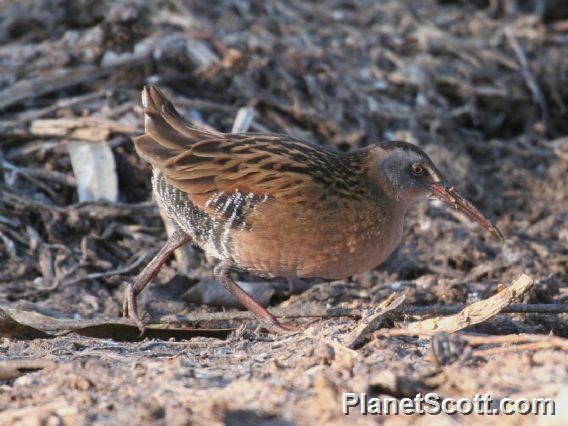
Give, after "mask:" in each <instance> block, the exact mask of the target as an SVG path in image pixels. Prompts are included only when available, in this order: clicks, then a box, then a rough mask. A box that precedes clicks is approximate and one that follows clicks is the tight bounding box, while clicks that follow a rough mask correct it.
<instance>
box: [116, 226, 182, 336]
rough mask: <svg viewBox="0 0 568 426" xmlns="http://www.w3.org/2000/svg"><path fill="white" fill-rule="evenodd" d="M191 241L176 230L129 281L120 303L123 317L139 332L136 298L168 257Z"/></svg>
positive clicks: (139, 320)
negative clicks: (132, 322)
mask: <svg viewBox="0 0 568 426" xmlns="http://www.w3.org/2000/svg"><path fill="white" fill-rule="evenodd" d="M190 241H191V237H190V236H189V235H187V234H186V233H185V232H183V231H181V230H179V229H177V230H176V231H175V232H174V233H173V234H172V235H170V237H169V238H168V241H166V244H164V246H163V247H162V248H161V249H160V251H159V252H158V254H157V255H156V256H154V258H153V259H152V260H151V261H150V263H148V265H146V267H145V268H144V269H143V270H142V271H141V272H140V273H139V274H138V275H136V277H135V278H134V279H133V280H132V281H130V282H129V283H128V285H127V287H126V290H125V292H124V301H123V303H122V310H123V315H124V316H125V317H130V318H131V319H132V321H134V323H135V324H136V325H137V326H138V328H139V329H140V331H141V332H142V333H144V322H142V319H141V318H140V316H139V315H138V304H137V303H136V296H138V295H139V294H140V293H141V292H142V290H144V288H146V286H147V285H148V283H149V282H150V280H152V278H154V277H155V276H156V275H157V274H158V271H159V270H160V268H161V267H162V266H163V264H164V263H166V260H167V259H168V257H170V255H171V254H172V253H173V252H174V251H175V250H176V249H177V248H179V247H181V246H183V245H184V244H187V243H188V242H190Z"/></svg>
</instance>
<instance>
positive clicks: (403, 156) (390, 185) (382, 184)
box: [369, 141, 503, 240]
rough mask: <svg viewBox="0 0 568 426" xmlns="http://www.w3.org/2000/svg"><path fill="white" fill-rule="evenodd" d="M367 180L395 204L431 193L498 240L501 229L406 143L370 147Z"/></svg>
mask: <svg viewBox="0 0 568 426" xmlns="http://www.w3.org/2000/svg"><path fill="white" fill-rule="evenodd" d="M370 158H371V164H370V167H369V175H370V178H371V181H372V182H373V183H374V184H375V185H376V186H377V187H378V188H379V189H380V192H381V193H382V194H385V195H386V196H388V197H389V198H390V199H392V200H393V201H394V202H396V203H400V204H402V205H404V206H405V207H407V206H409V205H410V204H411V203H412V202H413V201H414V200H416V199H418V198H420V197H423V196H427V195H430V196H433V197H435V198H437V199H439V200H441V201H443V202H444V203H446V204H449V205H451V206H453V207H455V208H456V209H457V210H460V211H461V212H463V213H465V214H466V215H467V216H468V217H469V218H470V219H471V220H474V221H475V222H477V223H479V224H480V225H481V226H483V227H484V228H485V229H486V230H488V231H489V232H491V233H492V234H493V235H494V236H496V237H497V238H499V239H501V240H502V239H503V235H502V234H501V231H499V229H498V228H497V227H496V226H495V225H493V223H491V221H490V220H489V219H487V218H486V217H485V216H484V215H483V214H482V213H481V212H480V211H479V210H478V209H477V208H476V207H474V206H473V205H472V204H471V203H470V202H469V201H467V200H466V199H465V198H463V197H462V196H461V195H460V194H459V193H458V192H457V191H456V190H455V188H454V187H452V186H450V185H448V184H447V182H446V180H445V178H444V176H443V175H442V173H441V172H440V171H439V170H438V169H437V168H436V166H435V165H434V163H433V162H432V160H431V159H430V157H428V155H427V154H426V153H425V152H424V151H422V150H421V149H420V148H418V147H417V146H416V145H412V144H410V143H407V142H398V141H396V142H387V143H380V144H377V145H375V146H374V147H373V148H372V149H371V157H370Z"/></svg>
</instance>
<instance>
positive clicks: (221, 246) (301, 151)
mask: <svg viewBox="0 0 568 426" xmlns="http://www.w3.org/2000/svg"><path fill="white" fill-rule="evenodd" d="M142 103H143V105H144V118H145V130H146V132H145V134H144V135H142V136H139V137H137V138H136V139H135V140H134V145H135V147H136V151H137V152H138V154H139V155H140V156H141V157H142V158H143V159H144V160H146V161H148V162H149V163H150V164H152V167H153V177H152V186H153V190H154V195H155V198H156V200H157V202H158V204H159V206H160V208H162V209H163V210H164V211H165V212H166V214H167V215H168V216H169V217H170V218H171V219H172V220H173V222H174V223H175V224H176V225H177V230H176V231H175V232H174V233H173V234H172V235H171V236H170V237H169V239H168V241H167V242H166V244H165V245H164V247H163V248H162V249H161V251H160V252H159V253H158V254H157V255H156V257H155V258H154V259H153V260H152V261H151V262H150V263H149V264H148V265H147V266H146V268H144V270H143V271H142V272H141V273H140V274H139V275H138V276H136V278H134V280H133V281H131V282H130V283H129V284H128V286H127V289H126V293H125V298H124V313H125V315H129V316H130V318H132V320H133V321H134V322H135V323H136V324H137V325H138V327H139V328H140V329H141V330H142V331H143V330H144V326H143V322H142V320H141V319H140V317H139V315H138V312H137V304H136V297H137V295H138V294H139V293H140V292H141V291H142V290H143V289H144V287H146V285H147V284H148V282H149V281H150V280H151V279H152V278H153V277H154V276H155V275H156V274H157V272H158V270H159V269H160V267H161V266H162V265H163V264H164V262H165V261H166V259H167V258H168V256H169V255H170V254H172V253H173V252H174V251H175V250H176V249H177V248H178V247H180V246H182V245H184V244H186V243H189V242H192V243H193V244H195V245H197V246H198V247H200V248H202V249H203V250H205V251H206V252H207V253H208V254H209V255H211V256H213V257H215V258H217V259H219V261H220V262H219V264H218V265H217V266H216V267H215V269H214V275H215V277H216V279H217V280H218V281H219V283H220V284H221V285H222V286H223V287H224V288H225V289H227V290H228V291H229V292H231V293H232V294H233V296H234V297H235V298H236V299H237V300H239V301H240V302H241V303H242V304H243V305H244V306H245V307H246V308H248V309H249V310H251V311H252V312H253V313H254V314H255V315H256V316H257V318H258V319H259V320H261V321H262V322H263V323H265V324H266V325H267V326H268V327H269V328H272V329H275V330H278V331H282V330H289V329H291V327H289V326H286V325H284V324H280V323H279V322H278V321H277V320H276V318H275V317H274V316H273V315H271V314H270V313H269V312H268V311H267V310H266V309H265V308H264V307H262V306H261V305H260V304H259V303H258V302H257V301H256V300H254V299H253V298H252V297H251V296H250V295H248V294H247V293H246V292H245V291H244V290H242V289H241V288H240V287H239V286H238V285H237V284H236V283H235V281H233V279H232V278H231V275H230V274H231V270H233V269H239V270H244V271H248V272H250V273H252V274H256V275H260V276H265V277H286V278H297V277H301V278H305V277H321V278H331V279H340V278H346V277H349V276H351V275H354V274H357V273H360V272H363V271H366V270H368V269H371V268H373V267H375V266H377V265H379V264H380V263H381V262H383V261H384V260H385V259H386V258H387V257H388V256H389V255H390V254H391V253H392V252H393V250H394V249H395V248H396V246H397V245H398V243H399V242H400V239H401V236H402V226H403V222H404V216H405V213H406V211H407V209H408V208H409V206H410V205H411V204H412V202H413V201H415V200H416V199H418V198H420V197H423V196H425V195H427V194H431V195H433V196H434V197H437V198H439V199H440V200H442V201H444V202H445V203H448V204H450V205H453V206H454V207H456V208H457V209H458V210H461V211H462V212H464V213H465V214H466V215H467V216H469V217H470V218H471V219H472V220H474V221H476V222H478V223H479V224H480V225H481V226H483V227H484V228H486V229H487V230H488V231H489V232H491V233H492V234H493V235H495V236H496V237H498V238H500V239H502V238H503V236H502V234H501V232H500V231H499V230H498V229H497V228H496V227H495V226H494V225H493V224H492V223H491V222H490V221H489V220H488V219H487V218H485V217H484V216H483V215H482V214H481V213H480V212H479V211H478V210H477V209H476V208H475V207H474V206H473V205H471V204H470V203H469V202H468V201H466V200H465V199H464V198H463V197H462V196H461V195H459V194H458V193H457V192H456V190H455V189H454V188H453V187H450V186H447V185H446V183H445V180H444V177H443V176H442V174H441V173H440V171H439V170H438V169H437V168H436V167H435V166H434V164H433V163H432V160H430V158H429V157H428V155H426V153H424V152H423V151H422V150H421V149H419V148H418V147H416V146H414V145H412V144H409V143H406V142H398V141H397V142H384V143H376V144H373V145H370V146H367V147H365V148H362V149H359V150H356V151H353V152H349V153H340V152H336V151H334V150H331V149H329V148H326V147H323V146H319V145H314V144H311V143H307V142H304V141H302V140H299V139H295V138H292V137H290V136H286V135H279V134H257V133H242V134H225V133H220V132H216V131H213V130H203V129H198V128H196V127H194V126H192V125H191V124H189V123H188V122H186V121H185V120H184V119H183V118H182V117H181V116H180V115H179V114H178V112H177V111H176V109H175V108H174V106H173V105H172V104H171V103H170V102H169V101H168V99H167V98H166V97H165V96H164V95H163V93H162V92H161V91H160V90H159V89H158V88H156V87H154V86H150V87H147V88H144V90H143V92H142Z"/></svg>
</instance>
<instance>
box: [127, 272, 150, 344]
mask: <svg viewBox="0 0 568 426" xmlns="http://www.w3.org/2000/svg"><path fill="white" fill-rule="evenodd" d="M122 316H123V317H125V318H126V317H127V318H130V319H131V320H132V321H133V322H134V324H135V325H136V326H137V327H138V329H139V330H140V336H142V335H143V334H144V330H145V329H146V328H145V327H144V321H142V318H140V315H138V302H137V301H136V292H135V290H134V285H133V284H132V283H131V282H129V283H128V284H127V285H126V289H125V290H124V298H123V300H122Z"/></svg>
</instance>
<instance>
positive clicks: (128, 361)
mask: <svg viewBox="0 0 568 426" xmlns="http://www.w3.org/2000/svg"><path fill="white" fill-rule="evenodd" d="M149 82H150V83H154V84H158V85H159V86H160V87H161V88H163V89H164V91H165V92H166V93H167V94H168V95H169V96H171V98H172V100H173V101H174V103H175V104H176V105H177V107H178V109H179V110H180V112H182V113H184V114H185V116H186V117H187V118H188V119H189V120H192V121H194V122H196V123H205V124H206V125H209V126H212V127H214V128H216V129H219V130H222V131H226V132H229V131H231V129H232V128H233V125H234V123H235V120H236V117H238V116H239V115H240V114H245V115H246V114H249V117H250V114H251V113H252V114H253V117H254V118H253V119H252V121H249V123H248V124H249V126H248V129H249V131H255V132H265V131H270V132H279V133H288V134H291V135H293V136H296V137H300V138H303V139H306V140H310V141H313V142H316V143H320V144H324V145H330V146H333V147H335V148H336V149H338V150H343V151H346V150H351V149H356V148H358V147H362V146H365V145H366V144H368V143H371V142H374V141H380V140H390V139H398V140H406V141H409V142H412V143H415V144H417V145H419V146H421V147H422V148H423V149H425V150H426V151H427V152H428V153H429V154H430V156H431V157H432V159H433V160H434V162H435V163H436V164H437V165H438V166H439V168H440V169H441V170H443V172H444V173H445V174H446V175H447V176H448V178H449V179H450V180H451V181H452V182H453V183H454V184H455V186H456V187H457V188H458V190H459V191H460V192H461V193H463V194H464V195H465V196H466V197H467V198H468V199H470V200H471V201H472V202H473V203H474V204H475V205H477V206H478V207H479V208H480V209H481V210H482V211H484V212H485V213H486V214H487V215H488V216H489V217H491V218H492V219H494V220H495V223H496V224H497V225H498V226H499V228H500V229H501V230H502V231H503V233H504V234H505V236H506V240H505V241H504V242H500V241H497V240H496V239H493V238H492V237H491V236H490V235H488V234H486V233H484V232H483V231H481V230H480V229H479V227H478V226H477V225H474V224H471V223H469V222H468V221H467V220H466V219H465V218H464V217H463V216H462V215H460V214H458V213H456V212H454V211H451V209H449V208H446V207H444V206H442V205H440V204H438V203H436V202H427V201H423V202H421V203H419V204H417V205H416V206H415V207H414V208H413V209H412V211H411V212H410V213H409V214H408V217H407V220H406V227H405V231H404V239H403V242H402V244H401V246H400V247H399V248H398V249H397V251H396V252H395V253H394V254H393V256H392V257H391V258H390V259H389V260H388V261H387V262H386V263H385V264H383V265H381V266H379V267H377V268H376V269H375V270H373V271H369V272H367V273H365V274H361V275H358V276H354V277H352V278H351V279H349V280H345V281H335V282H324V281H322V280H313V281H312V282H301V283H300V282H298V283H292V284H289V283H287V282H285V281H282V280H274V282H271V283H267V282H264V281H262V280H259V279H258V278H256V277H251V276H247V275H244V274H242V275H240V276H239V277H238V278H239V280H240V281H241V282H245V283H250V286H251V287H250V288H251V291H253V293H254V294H255V296H257V297H258V298H260V299H262V300H264V301H265V302H266V303H267V304H269V305H270V307H271V309H273V310H274V311H275V312H276V313H279V314H282V313H284V314H288V315H292V318H288V319H286V320H285V321H288V322H291V323H293V324H296V325H298V326H301V328H302V329H303V330H304V332H300V333H295V334H290V335H284V336H282V335H275V334H272V333H267V332H266V330H263V329H259V328H258V327H257V323H256V322H255V321H254V320H252V319H250V316H247V315H246V314H243V313H242V312H241V311H239V310H238V309H237V308H235V307H234V306H231V304H230V303H229V304H227V303H226V301H224V300H225V299H226V295H225V294H224V293H222V292H221V291H219V290H218V289H217V290H215V288H216V287H215V284H214V283H213V282H212V279H211V271H212V267H213V265H214V261H212V259H207V258H206V257H205V256H204V255H203V254H202V253H201V252H199V251H197V250H195V249H188V250H186V251H185V252H184V253H182V254H179V255H178V256H177V257H176V258H175V259H172V261H171V262H170V263H168V264H167V265H166V266H165V267H164V268H163V269H162V271H161V272H160V273H159V275H158V277H157V279H155V280H154V281H153V283H152V284H151V285H150V286H149V288H148V289H147V290H146V291H145V292H144V293H143V295H142V296H141V297H140V305H141V309H142V310H143V311H145V312H146V315H147V317H146V318H147V321H148V322H149V324H150V329H149V330H148V332H147V334H146V335H145V336H144V337H143V338H139V337H138V333H137V329H136V328H135V327H133V326H132V325H130V323H129V322H128V321H127V320H124V319H121V318H120V315H121V310H122V295H123V291H124V287H123V285H122V281H121V279H124V278H126V277H128V276H131V275H133V274H135V273H137V272H138V271H140V270H141V268H142V267H143V265H144V264H145V262H147V261H148V259H149V257H150V256H151V255H152V254H154V253H155V252H156V250H157V249H158V248H159V247H160V246H161V244H163V242H164V241H165V239H166V230H165V228H164V222H163V220H162V218H161V216H160V214H159V212H158V209H157V208H156V206H155V205H154V204H153V202H152V198H151V188H150V173H151V171H150V168H149V166H148V164H146V163H144V162H143V161H142V160H141V159H140V158H139V157H138V156H137V155H136V154H135V152H134V149H133V146H132V143H131V138H132V137H134V136H136V135H138V134H140V133H141V132H142V129H143V122H142V114H141V106H140V98H139V94H140V89H141V87H142V86H143V85H144V84H146V83H149ZM0 114H1V115H0V136H1V137H0V168H1V172H2V173H1V175H0V336H3V337H0V424H6V425H11V424H26V425H28V424H30V425H32V424H33V425H36V424H37V425H39V424H41V425H43V424H46V425H59V424H65V425H74V424H98V425H102V424H126V423H129V424H132V425H135V424H136V425H137V424H156V425H161V424H168V425H177V424H228V425H231V424H235V425H236V424H263V425H292V424H329V423H332V424H352V423H355V424H372V423H376V422H379V423H382V422H385V423H391V424H398V423H401V424H407V423H411V422H412V423H425V424H430V423H432V422H436V423H439V422H441V423H442V424H458V423H461V422H462V421H467V422H470V423H474V424H476V423H481V422H483V423H487V422H489V423H496V422H497V421H499V422H500V423H503V422H504V423H506V424H507V423H509V424H537V423H538V424H566V422H567V421H568V356H567V353H568V352H567V349H568V346H567V344H566V342H567V341H566V338H568V322H567V319H568V317H567V315H566V305H567V303H568V301H567V297H568V291H567V289H568V287H567V283H568V260H567V259H568V189H567V186H566V185H567V184H566V182H567V181H568V136H567V134H568V119H567V117H568V115H567V114H568V7H566V5H565V3H564V2H562V1H555V0H550V1H537V0H534V1H515V0H490V1H483V0H476V1H472V2H467V1H449V0H447V1H434V0H425V1H397V0H392V1H389V0H385V1H372V0H359V1H346V0H327V1H322V2H303V1H296V0H293V1H272V0H271V1H266V2H262V1H247V0H233V1H201V0H196V1H190V0H164V1H157V2H151V3H150V2H148V3H147V2H143V1H127V2H118V1H108V0H107V1H105V0H102V1H96V2H95V1H92V0H79V1H74V2H67V1H62V0H20V1H17V2H10V1H8V2H2V3H0ZM237 121H239V120H238V119H237ZM241 124H242V123H241ZM84 141H87V142H89V144H92V145H91V147H95V146H99V147H100V146H101V144H102V147H103V148H105V149H108V148H106V147H107V146H108V147H110V148H111V150H112V151H111V152H112V156H111V157H112V158H114V162H115V166H113V165H112V162H111V163H108V162H107V163H105V162H104V161H103V160H100V161H101V162H99V163H96V162H95V163H93V164H94V165H89V164H87V165H84V167H85V168H88V167H93V171H94V173H95V174H97V173H98V175H99V176H100V175H105V174H106V172H105V173H101V172H100V170H102V169H99V168H98V167H99V166H100V167H102V168H105V167H108V166H109V164H110V165H111V167H110V169H111V171H112V170H113V169H114V168H116V176H117V182H118V184H117V188H118V198H117V199H116V201H112V202H110V201H82V200H81V199H80V198H79V196H78V193H79V192H80V191H81V186H82V183H81V182H82V181H81V179H80V177H79V176H78V175H77V170H76V169H75V167H77V165H76V164H74V163H73V162H72V160H71V158H70V157H71V153H72V152H73V150H74V149H76V147H77V146H79V145H77V144H80V143H84ZM105 170H106V169H105ZM112 173H114V172H112ZM103 178H104V179H107V176H103ZM104 179H103V180H104ZM109 179H110V178H109ZM110 180H111V181H112V179H110ZM104 181H105V182H108V181H107V180H104ZM109 185H110V184H109ZM110 186H111V185H110ZM110 186H109V187H110ZM107 190H108V187H107V188H103V190H102V191H103V192H105V191H107ZM522 274H526V275H527V276H528V277H530V280H531V281H532V284H531V285H530V286H529V287H530V288H528V287H527V289H526V291H523V292H522V293H521V294H520V295H519V297H513V296H511V298H510V300H508V301H507V303H506V306H505V304H504V305H502V306H501V307H500V308H499V309H497V310H495V312H493V313H492V314H491V315H487V316H486V317H484V320H483V321H480V322H479V324H476V325H472V326H470V327H467V328H461V329H460V330H459V331H458V332H456V333H454V334H453V335H452V336H448V335H444V334H442V335H435V336H434V337H432V335H428V333H415V334H414V335H412V333H406V334H405V333H402V332H399V334H398V335H396V332H397V330H408V329H409V327H413V326H414V325H413V324H416V323H418V324H424V323H423V322H420V321H423V320H427V319H428V315H426V314H428V313H429V314H431V315H434V316H439V315H447V314H449V313H457V312H459V311H460V310H461V309H462V308H463V306H464V305H467V306H474V307H476V306H481V305H482V306H486V305H485V304H484V303H485V301H487V300H489V301H491V300H497V299H498V298H499V297H501V296H503V295H506V294H508V293H507V291H508V290H507V289H505V288H504V287H503V285H504V286H509V285H510V284H511V283H512V282H514V281H515V280H516V279H517V278H519V277H520V276H521V275H522ZM255 283H256V284H255ZM393 294H394V296H391V295H393ZM389 296H391V297H395V298H397V297H398V298H400V297H404V302H403V305H401V306H399V307H397V308H393V307H392V305H391V308H392V309H391V308H389V307H388V302H385V300H387V298H388V297H389ZM492 298H493V299H492ZM513 299H514V300H513ZM397 300H398V299H397ZM389 301H390V302H391V303H394V302H393V300H392V299H390V300H389ZM401 301H402V300H401ZM381 303H382V305H381ZM476 303H477V304H476ZM480 304H481V305H480ZM523 305H526V306H528V307H530V309H529V308H522V306H523ZM377 306H378V308H377ZM444 307H446V308H447V309H448V312H443V311H442V308H444ZM373 308H375V309H373ZM377 309H378V310H379V314H378V316H379V317H380V321H378V328H380V329H379V330H378V331H374V330H370V331H369V332H368V333H365V334H364V335H362V337H361V340H360V341H358V342H357V344H353V345H349V344H348V340H349V336H352V335H353V333H355V334H357V330H360V329H361V327H365V324H366V321H368V320H369V318H370V317H369V315H372V314H373V313H377ZM381 309H383V310H384V311H385V312H383V311H381ZM389 309H390V311H389ZM405 309H406V310H405ZM420 309H422V310H420ZM523 309H524V310H523ZM527 309H528V313H527ZM386 311H389V312H386ZM449 311H451V312H449ZM383 313H384V315H383ZM483 315H485V312H482V313H481V316H483ZM473 316H474V315H473V314H472V317H469V316H468V318H469V319H471V318H473ZM362 318H363V319H362ZM469 319H468V320H469ZM473 322H476V321H471V322H469V324H472V323H473ZM456 330H457V329H456ZM456 330H452V331H456ZM445 344H447V345H446V346H444V345H445ZM436 345H441V346H442V347H444V348H446V349H443V350H442V349H438V350H436V351H434V353H433V349H432V347H438V348H439V347H440V346H436ZM448 347H449V349H448ZM446 352H448V353H449V354H448V353H446ZM436 360H437V361H436ZM344 392H355V393H361V392H365V393H367V394H368V395H370V396H391V397H396V398H404V397H410V398H413V397H414V396H415V395H416V394H417V393H419V392H421V393H425V392H436V393H437V394H439V395H440V396H441V397H452V398H462V397H468V398H469V397H473V396H474V395H475V394H476V393H479V394H485V393H489V394H491V396H492V397H493V398H494V400H495V401H498V400H500V399H502V398H506V397H509V398H533V397H550V398H553V399H555V401H556V409H557V414H556V416H539V417H535V416H532V415H529V416H504V415H500V416H479V417H476V416H468V417H467V418H466V417H461V416H449V415H440V416H426V415H424V416H416V417H414V416H385V417H379V416H362V415H359V414H357V413H353V414H351V415H349V416H344V415H343V414H341V401H342V394H343V393H344Z"/></svg>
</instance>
